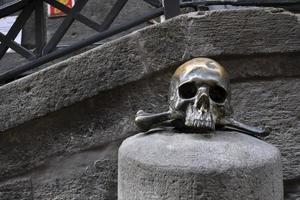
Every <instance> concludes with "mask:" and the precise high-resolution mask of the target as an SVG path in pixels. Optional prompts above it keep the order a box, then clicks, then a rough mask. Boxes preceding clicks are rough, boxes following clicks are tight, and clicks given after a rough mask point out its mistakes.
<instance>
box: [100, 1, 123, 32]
mask: <svg viewBox="0 0 300 200" xmlns="http://www.w3.org/2000/svg"><path fill="white" fill-rule="evenodd" d="M127 1H128V0H117V2H116V3H115V4H114V6H113V7H112V9H111V10H110V12H109V13H108V14H107V15H106V17H105V18H104V20H103V23H102V24H101V27H102V31H104V30H107V29H108V28H109V27H110V26H111V24H112V23H113V22H114V20H115V19H116V17H117V16H118V15H119V13H120V12H121V10H122V9H123V7H124V6H125V4H126V3H127Z"/></svg>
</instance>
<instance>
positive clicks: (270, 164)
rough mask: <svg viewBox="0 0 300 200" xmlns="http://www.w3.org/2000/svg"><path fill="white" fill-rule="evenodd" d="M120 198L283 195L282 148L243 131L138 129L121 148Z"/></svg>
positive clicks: (250, 199)
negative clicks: (208, 132)
mask: <svg viewBox="0 0 300 200" xmlns="http://www.w3.org/2000/svg"><path fill="white" fill-rule="evenodd" d="M118 165H119V168H118V199H119V200H141V199H142V200H150V199H151V200H152V199H159V200H165V199H168V200H177V199H178V200H185V199H186V200H188V199H193V200H194V199H200V200H207V199H209V200H245V199H247V200H282V199H283V183H282V169H281V159H280V153H279V151H278V150H277V148H275V147H274V146H272V145H270V144H267V143H266V142H264V141H262V140H259V139H257V138H254V137H251V136H248V135H245V134H241V133H237V132H214V133H210V134H186V133H174V132H167V131H163V132H159V133H153V134H143V133H141V134H137V135H135V136H133V137H130V138H128V139H126V140H125V141H124V142H123V144H122V145H121V147H120V149H119V163H118Z"/></svg>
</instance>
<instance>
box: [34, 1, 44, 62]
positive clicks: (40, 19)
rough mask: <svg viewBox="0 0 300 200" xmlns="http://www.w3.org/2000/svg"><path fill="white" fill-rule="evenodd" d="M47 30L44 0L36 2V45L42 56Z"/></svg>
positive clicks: (38, 53)
mask: <svg viewBox="0 0 300 200" xmlns="http://www.w3.org/2000/svg"><path fill="white" fill-rule="evenodd" d="M46 35H47V31H46V18H45V13H44V2H43V1H42V0H40V1H36V3H35V47H36V50H35V51H36V55H37V56H38V57H39V56H42V50H43V48H44V46H45V45H46V42H47V39H46Z"/></svg>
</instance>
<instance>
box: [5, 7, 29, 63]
mask: <svg viewBox="0 0 300 200" xmlns="http://www.w3.org/2000/svg"><path fill="white" fill-rule="evenodd" d="M33 9H34V3H33V2H31V3H29V4H28V5H27V6H26V7H25V8H24V9H23V11H22V12H21V14H20V15H19V16H18V18H17V20H16V21H15V23H14V24H13V26H12V27H11V28H10V30H9V31H8V33H7V35H6V37H7V38H9V39H10V40H15V38H16V37H17V35H18V34H19V32H20V31H21V29H22V28H23V26H24V24H25V23H26V21H27V19H28V18H29V17H30V15H31V13H32V12H33ZM7 50H8V47H7V46H6V45H5V44H3V43H2V44H0V59H1V58H2V57H3V56H4V54H5V53H6V51H7Z"/></svg>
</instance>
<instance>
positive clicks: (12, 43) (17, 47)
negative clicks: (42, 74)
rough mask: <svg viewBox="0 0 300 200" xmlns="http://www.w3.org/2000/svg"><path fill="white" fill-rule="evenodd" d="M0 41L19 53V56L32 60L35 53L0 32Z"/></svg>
mask: <svg viewBox="0 0 300 200" xmlns="http://www.w3.org/2000/svg"><path fill="white" fill-rule="evenodd" d="M0 42H1V43H2V44H5V45H6V46H8V47H10V48H12V49H13V50H15V51H16V52H17V53H18V54H20V55H21V56H23V57H25V58H27V59H29V60H33V59H34V58H35V55H34V54H33V53H32V52H31V51H29V50H27V49H25V48H24V47H22V46H21V45H19V44H18V43H16V42H15V41H12V40H10V39H8V38H7V37H6V36H5V35H4V34H2V33H0Z"/></svg>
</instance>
